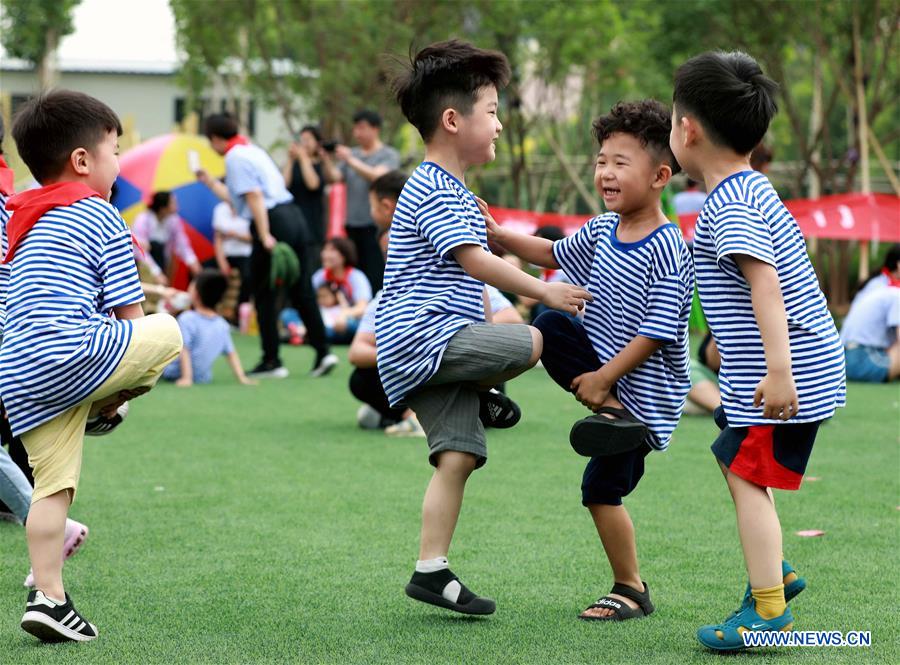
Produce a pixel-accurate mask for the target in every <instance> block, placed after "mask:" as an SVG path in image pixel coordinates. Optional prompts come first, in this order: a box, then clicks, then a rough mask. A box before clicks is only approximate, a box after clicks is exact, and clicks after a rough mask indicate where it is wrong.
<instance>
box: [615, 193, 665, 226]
mask: <svg viewBox="0 0 900 665" xmlns="http://www.w3.org/2000/svg"><path fill="white" fill-rule="evenodd" d="M668 223H669V218H668V217H666V216H665V214H664V213H663V211H662V208H661V207H660V205H659V199H654V200H653V201H652V202H649V203H647V205H645V206H641V207H640V208H636V209H634V210H629V211H627V212H623V213H619V228H623V229H628V230H631V231H635V232H642V231H647V232H649V231H652V230H654V229H656V228H657V227H660V226H662V225H664V224H668Z"/></svg>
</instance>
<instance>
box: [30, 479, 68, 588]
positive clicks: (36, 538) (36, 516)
mask: <svg viewBox="0 0 900 665" xmlns="http://www.w3.org/2000/svg"><path fill="white" fill-rule="evenodd" d="M70 503H71V499H70V494H69V490H60V491H59V492H56V493H55V494H51V495H50V496H47V497H44V498H43V499H38V500H37V501H35V502H34V503H32V504H31V509H30V510H29V511H28V520H27V522H26V523H25V537H26V538H27V540H28V553H29V555H30V557H31V568H32V570H33V571H34V585H35V588H37V589H39V590H41V591H43V592H44V595H45V596H49V597H50V598H52V599H53V600H59V601H65V599H66V591H65V589H64V588H63V581H62V567H63V540H64V538H65V533H66V516H67V515H68V513H69V504H70Z"/></svg>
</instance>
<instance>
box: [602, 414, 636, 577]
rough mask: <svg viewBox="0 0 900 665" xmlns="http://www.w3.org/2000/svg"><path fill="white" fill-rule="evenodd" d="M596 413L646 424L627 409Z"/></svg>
mask: <svg viewBox="0 0 900 665" xmlns="http://www.w3.org/2000/svg"><path fill="white" fill-rule="evenodd" d="M594 413H598V414H600V413H603V414H606V415H609V416H616V418H618V419H619V420H624V421H625V422H628V423H636V424H638V425H643V424H644V423H642V422H641V421H640V420H638V419H637V418H635V417H634V416H633V415H631V414H630V413H628V411H626V410H625V409H617V408H615V407H613V406H601V407H600V408H599V409H597V410H595V411H594ZM617 593H618V592H617Z"/></svg>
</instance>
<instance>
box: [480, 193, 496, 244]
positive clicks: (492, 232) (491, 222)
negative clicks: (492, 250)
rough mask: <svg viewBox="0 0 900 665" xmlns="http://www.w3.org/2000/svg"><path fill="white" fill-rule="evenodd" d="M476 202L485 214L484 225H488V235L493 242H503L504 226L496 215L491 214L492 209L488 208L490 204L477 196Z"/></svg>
mask: <svg viewBox="0 0 900 665" xmlns="http://www.w3.org/2000/svg"><path fill="white" fill-rule="evenodd" d="M475 201H476V203H478V209H479V210H480V211H481V214H482V215H483V216H484V225H485V226H486V227H487V237H488V240H490V241H491V242H495V243H497V244H498V245H502V244H503V227H501V226H500V225H499V224H498V223H497V222H496V220H495V219H494V216H493V215H491V211H490V209H489V208H488V204H487V203H486V202H485V201H484V200H483V199H480V198H478V197H477V196H476V197H475Z"/></svg>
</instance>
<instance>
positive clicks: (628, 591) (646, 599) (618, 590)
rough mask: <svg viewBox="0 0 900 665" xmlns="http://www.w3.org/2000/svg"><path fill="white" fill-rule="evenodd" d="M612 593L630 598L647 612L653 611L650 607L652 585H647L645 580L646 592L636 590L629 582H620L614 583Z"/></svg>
mask: <svg viewBox="0 0 900 665" xmlns="http://www.w3.org/2000/svg"><path fill="white" fill-rule="evenodd" d="M610 593H614V594H616V595H617V596H623V597H625V598H628V600H633V601H634V602H636V603H637V604H638V607H640V608H641V609H642V610H643V611H644V612H645V613H646V614H649V613H650V612H651V611H652V610H651V609H650V607H651V606H650V587H648V586H647V583H646V582H644V593H641V592H640V591H635V590H634V589H632V588H631V587H630V586H628V585H627V584H619V583H618V582H616V583H615V584H613V588H612V590H611V591H610Z"/></svg>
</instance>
